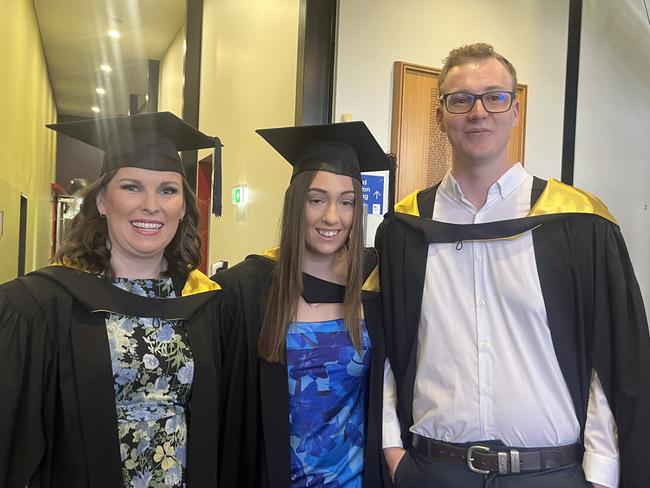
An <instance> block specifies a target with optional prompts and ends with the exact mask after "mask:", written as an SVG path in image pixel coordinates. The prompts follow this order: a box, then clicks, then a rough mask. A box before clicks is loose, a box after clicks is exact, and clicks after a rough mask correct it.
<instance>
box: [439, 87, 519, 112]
mask: <svg viewBox="0 0 650 488" xmlns="http://www.w3.org/2000/svg"><path fill="white" fill-rule="evenodd" d="M458 93H463V94H465V95H471V96H473V97H474V101H473V102H472V105H471V106H470V107H469V109H468V110H467V111H466V112H451V111H450V110H449V108H448V107H447V97H448V96H449V95H457V94H458ZM492 93H508V94H509V95H510V105H508V108H507V109H505V110H500V111H498V112H495V111H493V110H489V109H488V108H487V107H486V106H485V102H484V101H483V97H484V96H485V95H491V94H492ZM516 96H517V92H516V91H508V90H492V91H489V92H484V93H471V92H466V91H457V92H451V93H445V94H443V95H440V98H439V100H440V105H442V106H443V107H444V108H445V110H446V111H447V112H449V113H450V114H453V115H464V114H468V113H470V112H471V111H472V109H474V105H476V101H477V100H481V104H482V105H483V108H484V109H485V111H486V112H487V113H490V114H503V113H506V112H507V111H508V110H510V109H511V108H512V104H513V103H514V101H515V98H516Z"/></svg>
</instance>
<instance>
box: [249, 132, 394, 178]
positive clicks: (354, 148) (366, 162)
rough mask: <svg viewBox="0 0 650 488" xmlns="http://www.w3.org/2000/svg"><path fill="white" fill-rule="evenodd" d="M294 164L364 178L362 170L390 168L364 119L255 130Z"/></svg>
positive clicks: (297, 170)
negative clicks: (361, 120) (362, 120)
mask: <svg viewBox="0 0 650 488" xmlns="http://www.w3.org/2000/svg"><path fill="white" fill-rule="evenodd" d="M256 132H257V133H258V134H259V135H260V136H262V137H263V138H264V139H265V140H266V142H268V143H269V144H270V145H271V146H273V148H274V149H275V150H276V151H278V152H279V153H280V154H281V155H282V157H284V159H286V160H287V161H288V162H289V164H291V165H292V166H293V174H292V175H291V177H292V178H293V177H294V176H296V175H297V174H299V173H302V172H303V171H308V170H321V171H330V172H332V173H337V174H341V175H346V176H351V177H352V178H356V179H357V180H360V179H361V172H362V171H381V170H387V169H388V160H387V158H386V154H385V153H384V151H383V149H382V148H381V146H380V145H379V143H378V142H377V141H376V140H375V138H374V137H373V135H372V133H371V132H370V130H368V127H366V124H364V123H363V122H339V123H336V124H323V125H301V126H296V127H279V128H276V129H259V130H257V131H256Z"/></svg>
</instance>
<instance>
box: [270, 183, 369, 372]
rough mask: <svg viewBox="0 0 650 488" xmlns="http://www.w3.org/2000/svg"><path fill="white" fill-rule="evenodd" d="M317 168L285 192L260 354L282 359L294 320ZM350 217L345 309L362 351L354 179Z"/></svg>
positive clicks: (358, 200) (358, 204)
mask: <svg viewBox="0 0 650 488" xmlns="http://www.w3.org/2000/svg"><path fill="white" fill-rule="evenodd" d="M316 173H317V171H304V172H302V173H299V174H298V175H296V176H295V177H294V178H293V180H292V181H291V184H290V185H289V188H287V191H286V193H285V195H284V208H283V211H282V228H281V234H280V253H279V258H278V265H277V268H276V270H275V273H274V275H273V282H272V285H271V288H270V290H269V292H268V295H267V297H266V311H265V316H264V323H263V325H262V330H261V333H260V338H259V353H260V356H261V357H262V358H263V359H265V360H267V361H270V362H278V363H281V362H284V355H285V349H286V336H287V330H288V328H289V324H290V323H291V322H292V321H293V320H295V317H296V311H297V309H298V300H299V299H300V295H301V294H302V260H303V257H304V254H305V205H306V202H307V193H308V192H309V187H310V185H311V183H312V181H313V180H314V177H315V176H316ZM352 185H353V187H354V195H355V198H354V219H353V221H352V228H351V229H350V235H349V237H348V242H347V244H346V246H345V249H344V250H343V251H342V252H346V254H347V276H346V279H345V299H344V302H343V313H344V317H343V318H344V320H345V326H346V328H347V330H348V332H349V334H350V337H351V339H352V343H353V344H354V347H356V348H357V349H361V340H362V339H361V317H360V312H361V287H362V286H363V197H362V193H361V183H360V182H359V181H358V180H357V179H355V178H352Z"/></svg>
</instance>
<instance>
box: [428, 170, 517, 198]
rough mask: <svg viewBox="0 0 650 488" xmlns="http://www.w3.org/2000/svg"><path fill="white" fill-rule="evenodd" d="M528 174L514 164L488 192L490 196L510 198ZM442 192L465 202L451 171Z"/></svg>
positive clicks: (442, 182)
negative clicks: (497, 195) (496, 194)
mask: <svg viewBox="0 0 650 488" xmlns="http://www.w3.org/2000/svg"><path fill="white" fill-rule="evenodd" d="M527 176H528V173H527V172H526V170H525V169H524V167H523V166H522V165H521V163H516V164H513V165H512V166H511V167H510V168H509V169H508V171H506V172H505V173H504V174H503V175H501V178H499V179H498V180H497V181H496V182H495V183H494V184H493V185H492V186H491V187H490V189H489V190H488V194H495V193H498V194H499V196H500V197H501V198H502V199H503V198H506V197H508V195H510V194H511V193H512V192H513V191H515V190H516V189H517V188H519V186H520V185H521V184H522V183H523V182H524V180H525V179H526V177H527ZM439 190H440V191H442V192H444V193H446V194H447V195H449V196H451V197H453V198H454V199H456V200H463V198H464V194H463V190H462V188H461V187H460V184H459V183H458V181H457V180H456V178H454V175H452V174H451V169H450V170H449V171H447V174H445V176H444V178H443V179H442V181H441V182H440V188H439Z"/></svg>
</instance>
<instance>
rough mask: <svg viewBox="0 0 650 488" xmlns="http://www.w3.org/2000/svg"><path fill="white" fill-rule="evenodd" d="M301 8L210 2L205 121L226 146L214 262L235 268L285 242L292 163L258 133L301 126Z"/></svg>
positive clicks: (270, 0) (294, 2) (289, 3)
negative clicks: (238, 205) (233, 193)
mask: <svg viewBox="0 0 650 488" xmlns="http://www.w3.org/2000/svg"><path fill="white" fill-rule="evenodd" d="M298 8H299V0H205V3H204V10H203V12H204V14H203V50H202V65H201V102H200V119H199V120H200V124H199V126H200V128H201V130H202V131H204V132H205V133H207V134H210V135H218V136H219V137H220V138H221V141H222V142H223V144H224V148H223V175H224V181H223V194H224V212H223V216H222V217H221V218H220V219H215V218H213V219H212V222H211V226H210V227H211V239H210V253H209V261H210V263H212V262H214V261H216V260H222V259H225V260H228V261H229V262H230V264H231V265H232V264H235V263H236V262H238V261H240V260H242V259H243V258H244V257H246V255H247V254H250V253H252V252H259V251H261V250H264V249H267V248H269V247H271V246H273V245H274V244H275V243H276V242H277V237H278V221H279V218H280V212H281V208H282V200H283V198H284V190H285V189H286V187H287V185H288V182H289V177H290V174H291V172H290V166H289V164H287V163H286V162H284V159H282V158H281V157H280V156H279V155H277V153H275V151H273V150H272V149H271V147H270V146H268V145H267V144H266V143H265V142H264V141H263V140H262V138H260V137H259V136H258V135H257V134H255V132H254V131H255V129H259V128H263V127H277V126H284V125H293V124H294V111H295V98H296V93H295V92H296V63H297V49H298ZM206 154H207V152H205V151H202V152H201V153H200V154H199V158H202V157H204V156H205V155H206ZM238 184H246V185H247V188H248V190H249V192H248V193H249V197H250V200H249V203H248V205H247V209H246V217H245V219H244V220H238V219H237V213H236V211H235V209H234V207H233V205H231V203H230V190H231V189H232V187H233V186H236V185H238Z"/></svg>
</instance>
